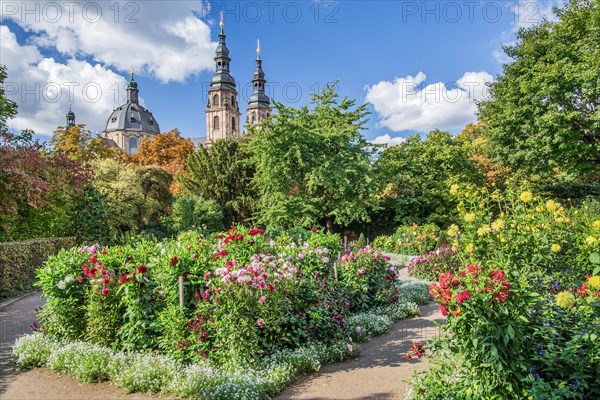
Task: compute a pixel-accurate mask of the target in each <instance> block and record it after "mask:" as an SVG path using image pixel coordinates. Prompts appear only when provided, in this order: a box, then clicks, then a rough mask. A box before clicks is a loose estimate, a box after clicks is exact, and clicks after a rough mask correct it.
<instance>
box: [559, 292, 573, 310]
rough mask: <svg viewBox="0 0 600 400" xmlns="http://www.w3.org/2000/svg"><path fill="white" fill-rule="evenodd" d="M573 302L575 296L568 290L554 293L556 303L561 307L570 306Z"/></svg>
mask: <svg viewBox="0 0 600 400" xmlns="http://www.w3.org/2000/svg"><path fill="white" fill-rule="evenodd" d="M573 304H575V296H573V295H572V294H571V293H569V292H560V293H559V294H557V295H556V305H558V306H559V307H561V308H567V307H571V306H572V305H573Z"/></svg>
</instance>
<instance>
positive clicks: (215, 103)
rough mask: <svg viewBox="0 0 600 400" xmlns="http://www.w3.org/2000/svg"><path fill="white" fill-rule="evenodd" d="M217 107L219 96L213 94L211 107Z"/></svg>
mask: <svg viewBox="0 0 600 400" xmlns="http://www.w3.org/2000/svg"><path fill="white" fill-rule="evenodd" d="M218 105H219V95H218V94H215V95H214V96H213V106H215V107H216V106H218Z"/></svg>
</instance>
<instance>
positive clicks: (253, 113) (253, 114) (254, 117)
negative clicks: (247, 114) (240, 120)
mask: <svg viewBox="0 0 600 400" xmlns="http://www.w3.org/2000/svg"><path fill="white" fill-rule="evenodd" d="M255 121H256V111H252V122H255Z"/></svg>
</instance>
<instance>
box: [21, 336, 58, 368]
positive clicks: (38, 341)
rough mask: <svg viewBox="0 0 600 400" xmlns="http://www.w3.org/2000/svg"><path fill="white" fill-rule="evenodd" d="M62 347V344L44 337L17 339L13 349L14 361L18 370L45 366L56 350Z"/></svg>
mask: <svg viewBox="0 0 600 400" xmlns="http://www.w3.org/2000/svg"><path fill="white" fill-rule="evenodd" d="M61 347H62V344H61V343H60V342H57V341H54V340H52V339H50V338H48V337H47V336H44V335H39V334H37V335H26V336H22V337H20V338H18V339H17V341H16V342H15V345H14V347H13V352H12V355H13V359H14V361H15V364H16V366H17V368H19V369H28V368H35V367H41V366H44V365H45V364H46V363H47V362H48V358H49V357H50V355H51V354H52V352H53V351H54V350H57V349H59V348H61Z"/></svg>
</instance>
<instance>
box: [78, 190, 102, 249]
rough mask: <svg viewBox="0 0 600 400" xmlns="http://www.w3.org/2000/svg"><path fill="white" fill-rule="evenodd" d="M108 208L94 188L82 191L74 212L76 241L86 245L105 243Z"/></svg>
mask: <svg viewBox="0 0 600 400" xmlns="http://www.w3.org/2000/svg"><path fill="white" fill-rule="evenodd" d="M109 223H110V220H109V216H108V208H107V207H106V204H105V203H104V197H103V196H102V195H101V194H100V192H99V191H98V190H97V189H95V188H94V187H91V186H90V187H88V188H86V189H85V190H84V192H83V196H81V198H80V199H79V203H78V204H77V208H76V210H75V227H76V234H77V241H78V242H80V243H85V244H88V245H91V244H94V243H103V244H104V243H106V242H107V240H108V239H109V237H110V230H109Z"/></svg>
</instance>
